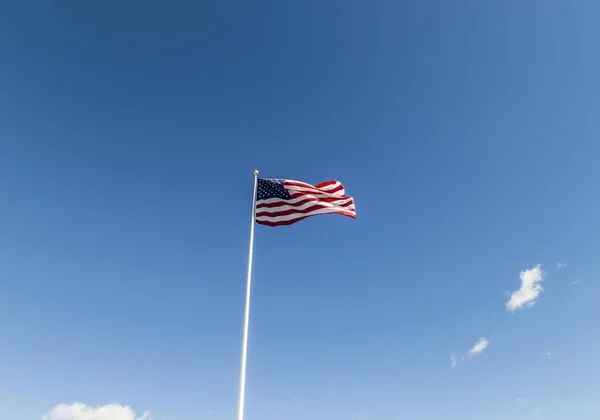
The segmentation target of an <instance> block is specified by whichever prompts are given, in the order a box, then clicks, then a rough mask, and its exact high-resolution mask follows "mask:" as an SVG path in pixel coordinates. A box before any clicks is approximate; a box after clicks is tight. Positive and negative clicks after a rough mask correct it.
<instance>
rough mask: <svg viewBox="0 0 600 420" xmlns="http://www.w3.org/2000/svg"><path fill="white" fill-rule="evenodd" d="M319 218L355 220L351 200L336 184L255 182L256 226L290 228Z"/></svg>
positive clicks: (341, 187)
mask: <svg viewBox="0 0 600 420" xmlns="http://www.w3.org/2000/svg"><path fill="white" fill-rule="evenodd" d="M319 214H342V215H344V216H348V217H352V218H355V217H356V210H355V209H354V198H352V197H347V196H346V193H345V191H344V186H343V185H342V184H341V183H339V182H338V181H329V182H324V183H322V184H319V185H315V186H313V185H310V184H306V183H304V182H299V181H290V180H282V179H263V178H259V179H258V187H257V190H256V223H259V224H261V225H267V226H282V225H291V224H292V223H296V222H299V221H300V220H302V219H306V218H307V217H310V216H316V215H319Z"/></svg>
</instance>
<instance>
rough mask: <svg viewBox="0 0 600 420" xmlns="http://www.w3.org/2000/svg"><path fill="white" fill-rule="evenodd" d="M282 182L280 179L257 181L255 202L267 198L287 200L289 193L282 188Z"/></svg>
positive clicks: (260, 179)
mask: <svg viewBox="0 0 600 420" xmlns="http://www.w3.org/2000/svg"><path fill="white" fill-rule="evenodd" d="M283 184H284V181H283V180H281V179H262V178H259V179H258V186H257V190H256V199H257V200H267V199H269V198H281V199H282V200H289V199H290V197H291V196H290V193H289V192H287V191H286V190H285V188H284V187H283Z"/></svg>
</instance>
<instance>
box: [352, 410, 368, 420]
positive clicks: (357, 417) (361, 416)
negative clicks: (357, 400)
mask: <svg viewBox="0 0 600 420" xmlns="http://www.w3.org/2000/svg"><path fill="white" fill-rule="evenodd" d="M350 418H351V419H353V420H362V419H364V418H366V415H365V413H363V412H362V411H359V412H358V413H354V414H352V415H351V416H350Z"/></svg>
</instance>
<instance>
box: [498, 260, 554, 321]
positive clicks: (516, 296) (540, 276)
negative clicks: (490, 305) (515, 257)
mask: <svg viewBox="0 0 600 420" xmlns="http://www.w3.org/2000/svg"><path fill="white" fill-rule="evenodd" d="M544 274H545V273H544V271H542V266H541V264H538V265H536V266H534V267H533V268H532V269H530V270H525V271H521V274H519V278H520V279H521V287H520V288H519V290H516V291H514V292H513V293H512V295H511V296H510V300H509V301H508V302H506V309H507V310H509V311H511V312H514V311H515V310H517V309H519V308H522V307H523V306H525V305H527V306H528V307H532V306H533V305H535V302H536V301H537V299H538V297H539V295H540V293H542V292H543V291H544V288H543V287H542V285H541V282H542V280H544Z"/></svg>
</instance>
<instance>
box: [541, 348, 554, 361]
mask: <svg viewBox="0 0 600 420" xmlns="http://www.w3.org/2000/svg"><path fill="white" fill-rule="evenodd" d="M542 356H543V357H544V358H545V359H546V360H550V359H552V352H550V351H548V350H546V351H545V352H544V353H543V354H542Z"/></svg>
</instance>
